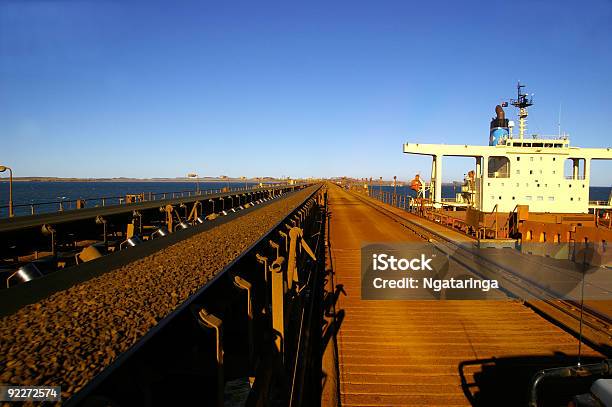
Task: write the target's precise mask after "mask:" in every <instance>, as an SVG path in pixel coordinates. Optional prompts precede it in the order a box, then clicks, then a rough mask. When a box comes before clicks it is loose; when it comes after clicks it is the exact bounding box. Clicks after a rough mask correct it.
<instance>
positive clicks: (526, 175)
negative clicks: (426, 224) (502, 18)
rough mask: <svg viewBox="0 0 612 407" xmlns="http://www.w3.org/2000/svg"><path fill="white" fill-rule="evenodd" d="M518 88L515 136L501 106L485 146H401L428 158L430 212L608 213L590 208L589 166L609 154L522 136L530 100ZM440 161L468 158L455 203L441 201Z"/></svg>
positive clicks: (561, 139) (564, 140)
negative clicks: (521, 208)
mask: <svg viewBox="0 0 612 407" xmlns="http://www.w3.org/2000/svg"><path fill="white" fill-rule="evenodd" d="M523 88H524V85H521V84H520V83H519V84H518V86H517V90H518V92H517V93H518V96H517V99H512V100H511V101H510V104H512V105H513V106H515V107H517V108H518V109H519V134H518V137H515V136H514V135H513V127H514V123H513V122H512V121H510V120H508V119H506V117H505V112H504V110H503V106H507V103H503V104H502V105H498V106H496V109H495V111H496V116H495V117H494V118H493V119H492V120H491V126H490V134H489V145H488V146H479V145H467V144H465V145H448V144H421V143H416V144H415V143H406V144H404V153H407V154H419V155H429V156H431V157H432V175H431V183H430V185H429V188H428V189H429V191H430V192H431V193H430V194H429V199H430V201H431V202H432V204H433V205H434V206H435V207H442V206H443V205H457V206H469V207H472V208H474V209H477V210H479V211H482V212H491V211H494V210H496V211H499V212H511V211H513V210H514V209H515V208H516V206H517V205H528V206H529V211H530V212H550V213H588V212H589V210H590V209H591V210H593V209H597V208H607V209H609V208H610V202H607V203H606V202H604V203H603V204H602V203H598V204H595V203H591V204H589V186H590V173H591V163H592V161H593V160H612V148H610V147H607V148H580V147H574V146H571V145H570V139H569V136H567V135H557V136H539V135H530V136H527V135H526V132H527V115H528V112H527V108H528V107H529V106H531V105H533V99H532V98H530V97H528V95H527V94H525V93H523ZM444 157H473V158H474V159H475V169H474V170H473V171H470V173H468V176H467V177H466V182H465V184H464V186H463V187H462V191H461V193H460V194H459V196H458V199H456V200H454V202H450V201H449V200H443V199H442V173H443V168H442V163H443V160H444Z"/></svg>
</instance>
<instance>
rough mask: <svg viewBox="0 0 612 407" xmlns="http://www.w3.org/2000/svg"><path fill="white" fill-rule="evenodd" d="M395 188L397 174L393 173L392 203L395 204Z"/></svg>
mask: <svg viewBox="0 0 612 407" xmlns="http://www.w3.org/2000/svg"><path fill="white" fill-rule="evenodd" d="M396 190H397V175H394V176H393V203H392V205H395V204H396V201H397V195H396V193H395V191H396Z"/></svg>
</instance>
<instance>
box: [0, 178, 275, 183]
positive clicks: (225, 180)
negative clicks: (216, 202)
mask: <svg viewBox="0 0 612 407" xmlns="http://www.w3.org/2000/svg"><path fill="white" fill-rule="evenodd" d="M8 181H9V179H8V177H2V178H0V182H8ZM196 181H198V182H245V181H246V182H279V181H282V180H280V179H277V178H269V177H266V178H259V179H255V178H247V179H240V178H209V177H204V178H122V177H121V178H59V177H13V182H191V183H193V182H196Z"/></svg>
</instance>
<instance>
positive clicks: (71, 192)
mask: <svg viewBox="0 0 612 407" xmlns="http://www.w3.org/2000/svg"><path fill="white" fill-rule="evenodd" d="M246 185H247V186H254V185H255V183H253V182H247V183H246ZM227 186H229V187H230V188H232V189H234V188H244V187H245V183H244V182H229V183H228V182H199V188H200V190H202V191H203V190H219V189H221V188H224V187H227ZM196 187H197V186H196V183H195V182H80V181H79V182H55V181H52V182H38V181H32V182H27V181H21V182H13V204H14V211H15V215H16V216H22V215H30V213H31V206H30V205H31V204H36V205H35V211H36V213H48V212H55V211H57V210H58V208H59V203H58V202H60V201H63V202H64V208H65V209H69V208H70V207H74V203H73V202H70V201H74V200H75V199H85V200H86V201H87V203H86V206H87V207H90V206H96V205H102V201H101V200H100V199H96V198H101V197H111V198H110V199H106V201H105V205H113V204H118V203H119V197H125V195H126V194H140V193H145V194H148V193H153V194H161V193H169V194H168V195H167V197H171V196H172V193H175V194H176V196H179V193H183V194H184V196H187V194H188V193H191V194H194V193H195V191H196ZM159 198H161V196H159V195H158V198H157V199H159ZM8 199H9V184H8V182H0V217H7V216H8Z"/></svg>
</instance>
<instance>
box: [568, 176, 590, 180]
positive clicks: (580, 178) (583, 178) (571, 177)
mask: <svg viewBox="0 0 612 407" xmlns="http://www.w3.org/2000/svg"><path fill="white" fill-rule="evenodd" d="M565 179H568V180H576V181H583V180H585V179H586V178H585V176H584V175H576V176H575V177H574V176H573V175H566V176H565Z"/></svg>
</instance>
